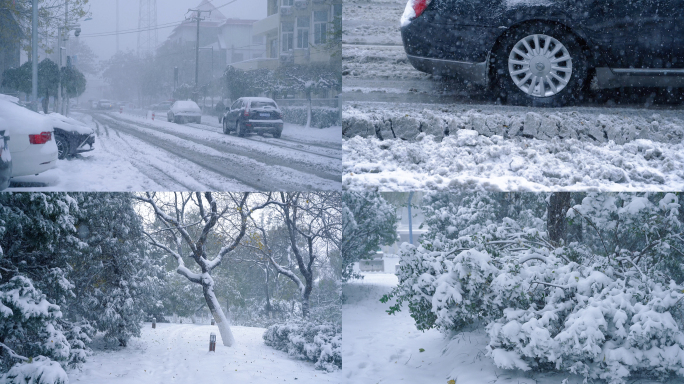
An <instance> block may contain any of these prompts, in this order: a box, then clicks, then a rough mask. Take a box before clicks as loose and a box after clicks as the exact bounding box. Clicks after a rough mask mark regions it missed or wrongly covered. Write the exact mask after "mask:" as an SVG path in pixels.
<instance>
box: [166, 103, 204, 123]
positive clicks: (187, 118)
mask: <svg viewBox="0 0 684 384" xmlns="http://www.w3.org/2000/svg"><path fill="white" fill-rule="evenodd" d="M166 117H167V118H168V119H169V121H173V122H174V123H176V124H182V123H184V122H190V123H201V122H202V110H201V109H200V107H199V105H197V103H195V102H194V101H192V100H178V101H176V102H175V103H173V105H172V106H171V109H170V110H169V111H168V112H167V113H166Z"/></svg>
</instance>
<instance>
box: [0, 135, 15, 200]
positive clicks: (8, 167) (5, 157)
mask: <svg viewBox="0 0 684 384" xmlns="http://www.w3.org/2000/svg"><path fill="white" fill-rule="evenodd" d="M5 132H6V131H5V130H4V129H3V130H0V191H2V190H3V189H5V188H7V187H9V182H10V178H12V156H11V155H10V151H9V148H8V147H7V142H8V141H9V139H10V137H9V135H6V134H5Z"/></svg>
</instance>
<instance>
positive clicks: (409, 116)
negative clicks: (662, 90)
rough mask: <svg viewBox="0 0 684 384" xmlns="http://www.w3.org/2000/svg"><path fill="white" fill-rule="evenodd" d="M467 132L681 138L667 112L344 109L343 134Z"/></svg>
mask: <svg viewBox="0 0 684 384" xmlns="http://www.w3.org/2000/svg"><path fill="white" fill-rule="evenodd" d="M464 129H465V130H471V131H475V132H477V133H478V134H480V135H483V136H486V137H492V136H495V135H498V136H502V137H504V138H509V137H514V136H522V137H527V138H536V139H540V140H550V139H553V138H560V139H577V140H580V141H586V142H591V143H605V142H609V141H613V142H615V143H616V144H624V143H628V142H631V141H634V140H637V139H648V140H652V141H655V142H662V143H673V144H677V143H681V142H682V140H684V119H682V117H681V114H672V113H667V112H664V111H663V112H659V113H654V112H653V111H651V112H640V113H635V112H630V113H625V111H620V112H612V111H610V110H604V111H602V112H599V113H596V111H593V110H586V108H579V109H576V110H572V109H569V108H566V109H563V110H561V111H557V110H545V109H536V110H535V111H533V112H531V111H529V109H526V108H509V109H503V108H491V107H490V108H487V109H486V110H483V109H469V110H463V111H453V109H452V108H450V107H449V106H437V107H432V108H431V109H427V108H420V107H416V106H408V105H407V106H406V107H405V108H404V107H403V106H402V107H401V108H390V109H384V110H377V109H375V108H374V107H373V105H372V104H369V105H355V104H352V103H347V105H345V107H344V110H343V122H342V133H343V135H344V136H345V137H354V136H357V135H358V136H362V137H378V138H380V139H393V138H400V139H405V140H415V139H416V138H417V137H418V136H419V135H420V134H421V133H425V134H429V135H433V136H435V137H436V138H437V139H442V138H444V137H446V136H449V135H455V134H456V132H458V131H459V130H464Z"/></svg>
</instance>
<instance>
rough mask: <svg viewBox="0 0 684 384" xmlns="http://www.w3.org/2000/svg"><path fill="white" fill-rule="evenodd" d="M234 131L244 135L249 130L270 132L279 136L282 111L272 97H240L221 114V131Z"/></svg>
mask: <svg viewBox="0 0 684 384" xmlns="http://www.w3.org/2000/svg"><path fill="white" fill-rule="evenodd" d="M231 131H233V132H235V134H236V135H238V136H239V137H244V136H245V135H246V134H248V133H250V132H257V133H270V134H271V135H273V137H276V138H278V137H280V135H281V134H282V133H283V113H282V112H281V110H280V108H278V104H276V102H275V101H274V100H273V99H269V98H267V97H242V98H239V99H237V100H236V101H235V102H234V103H233V104H232V105H231V106H230V107H228V108H226V113H225V114H224V115H223V133H225V134H228V133H230V132H231Z"/></svg>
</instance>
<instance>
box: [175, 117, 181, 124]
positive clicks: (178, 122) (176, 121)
mask: <svg viewBox="0 0 684 384" xmlns="http://www.w3.org/2000/svg"><path fill="white" fill-rule="evenodd" d="M173 122H174V123H176V124H180V123H181V120H180V118H179V117H178V116H174V117H173Z"/></svg>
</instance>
